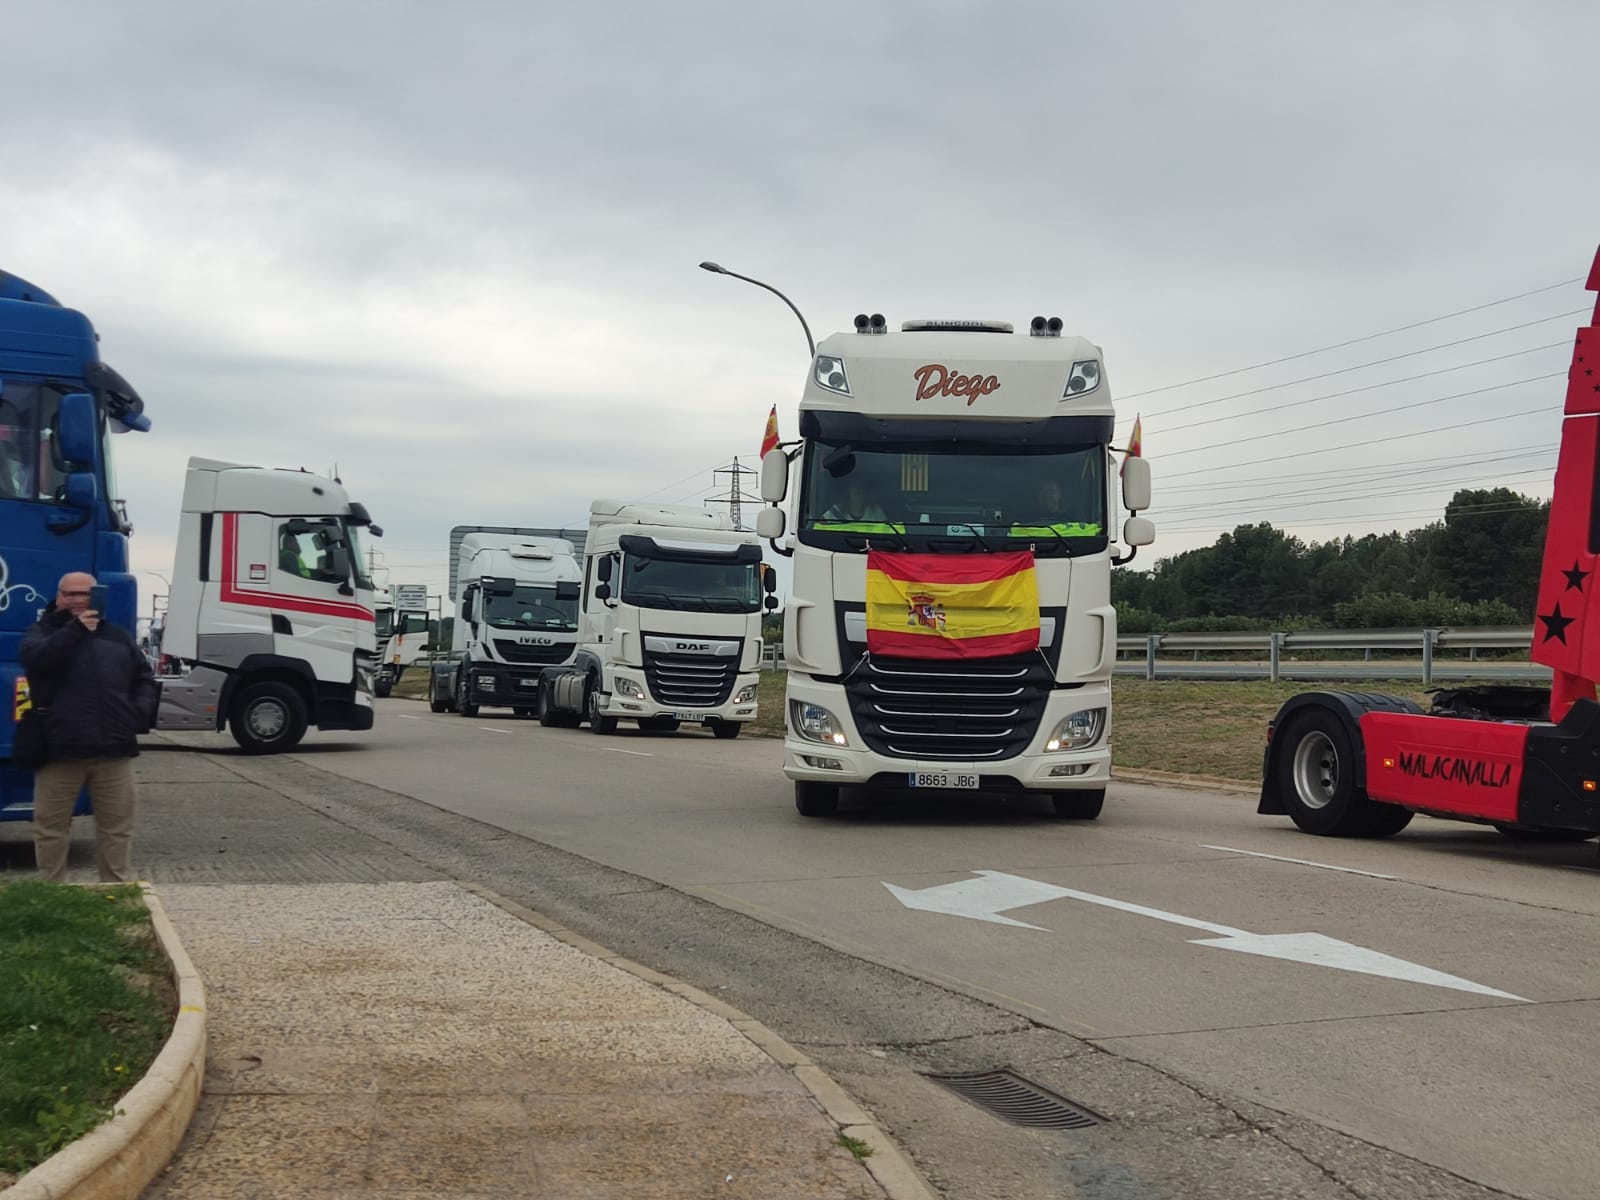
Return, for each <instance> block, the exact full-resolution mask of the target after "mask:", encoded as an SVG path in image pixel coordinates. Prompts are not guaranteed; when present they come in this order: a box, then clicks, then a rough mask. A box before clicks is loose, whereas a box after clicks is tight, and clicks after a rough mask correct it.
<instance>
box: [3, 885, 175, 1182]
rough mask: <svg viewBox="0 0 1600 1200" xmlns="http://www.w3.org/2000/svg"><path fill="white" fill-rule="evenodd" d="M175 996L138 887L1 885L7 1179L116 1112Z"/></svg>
mask: <svg viewBox="0 0 1600 1200" xmlns="http://www.w3.org/2000/svg"><path fill="white" fill-rule="evenodd" d="M175 1003H176V1000H175V992H174V989H173V984H172V978H171V968H170V965H169V964H168V962H167V960H166V957H165V955H163V954H162V952H161V948H160V945H159V944H158V942H157V941H156V937H155V933H154V931H153V930H152V929H151V927H150V913H149V910H148V909H147V908H146V907H145V905H144V900H143V898H142V897H141V895H140V892H139V889H138V888H137V887H133V886H120V887H113V888H81V887H67V886H64V885H62V884H56V883H41V882H37V881H34V880H26V881H22V882H18V883H10V884H0V1187H4V1186H5V1185H6V1184H8V1183H11V1182H13V1179H14V1177H15V1176H20V1175H22V1174H23V1173H24V1172H26V1171H28V1170H29V1169H31V1168H32V1167H34V1166H36V1165H38V1164H39V1163H41V1162H43V1161H44V1160H45V1159H47V1158H49V1157H50V1155H52V1154H54V1153H55V1152H56V1151H57V1150H59V1149H61V1148H62V1147H63V1146H65V1145H66V1144H67V1143H69V1142H71V1141H74V1140H75V1139H77V1138H79V1137H81V1136H83V1135H84V1134H85V1133H88V1132H89V1130H91V1129H93V1128H94V1127H95V1126H96V1125H98V1124H100V1123H101V1122H102V1121H104V1120H106V1119H107V1118H109V1117H110V1116H111V1115H112V1111H113V1106H114V1105H115V1104H116V1101H117V1099H118V1098H119V1097H121V1096H122V1095H123V1094H124V1093H125V1092H126V1091H127V1090H128V1089H129V1088H130V1087H132V1086H133V1084H134V1083H135V1082H137V1081H138V1080H139V1078H140V1077H141V1076H142V1075H143V1074H144V1073H145V1071H146V1070H147V1069H148V1068H149V1066H150V1063H151V1062H152V1061H154V1059H155V1056H156V1055H157V1054H158V1053H159V1052H160V1050H161V1047H162V1045H163V1043H164V1042H165V1041H166V1038H167V1035H168V1034H169V1033H170V1032H171V1028H172V1017H173V1010H174V1005H175Z"/></svg>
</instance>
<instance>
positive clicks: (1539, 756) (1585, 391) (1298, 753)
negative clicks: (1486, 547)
mask: <svg viewBox="0 0 1600 1200" xmlns="http://www.w3.org/2000/svg"><path fill="white" fill-rule="evenodd" d="M1587 286H1588V288H1589V290H1590V291H1594V292H1600V253H1597V254H1596V256H1595V260H1594V265H1593V267H1592V268H1591V269H1590V272H1589V279H1588V283H1587ZM1597 557H1600V298H1597V300H1596V307H1595V314H1594V316H1593V317H1592V318H1591V320H1590V323H1589V324H1588V325H1586V326H1584V327H1583V328H1581V329H1579V330H1578V336H1577V344H1576V346H1575V348H1574V350H1573V354H1572V368H1571V371H1570V372H1569V373H1568V379H1567V399H1566V410H1565V416H1564V418H1563V421H1562V426H1561V449H1560V454H1559V457H1558V458H1557V461H1556V477H1555V488H1554V493H1553V495H1552V497H1551V501H1550V523H1549V527H1548V530H1547V532H1546V534H1545V546H1544V565H1543V568H1542V572H1541V575H1540V582H1539V602H1538V607H1537V609H1536V611H1535V616H1536V618H1537V620H1536V622H1535V625H1534V633H1533V652H1532V657H1533V661H1534V662H1538V663H1543V664H1545V665H1546V666H1548V667H1550V669H1551V671H1552V673H1553V675H1552V679H1551V685H1550V687H1549V688H1548V689H1544V688H1529V687H1507V686H1483V687H1466V688H1454V689H1443V690H1440V691H1438V692H1435V693H1434V699H1433V706H1432V710H1431V711H1426V712H1425V711H1423V709H1422V708H1421V707H1420V706H1419V705H1417V704H1416V703H1414V702H1413V701H1411V700H1408V699H1403V698H1401V697H1396V696H1386V695H1379V694H1374V693H1368V692H1335V691H1319V692H1304V693H1302V694H1300V695H1298V696H1294V697H1292V698H1291V699H1289V700H1288V701H1287V702H1286V703H1285V704H1284V705H1283V707H1282V708H1281V709H1279V710H1278V714H1277V716H1275V717H1274V718H1273V720H1272V722H1271V724H1270V725H1269V726H1268V733H1267V750H1266V756H1265V761H1264V764H1263V779H1262V787H1261V803H1260V807H1259V808H1258V809H1257V811H1258V812H1261V813H1272V814H1287V815H1288V816H1289V817H1290V818H1292V819H1293V821H1294V823H1295V824H1296V825H1298V826H1299V827H1300V828H1301V829H1303V830H1305V831H1306V832H1307V833H1315V834H1321V835H1325V836H1334V837H1386V836H1388V835H1390V834H1393V833H1398V832H1399V831H1400V830H1401V829H1404V828H1405V827H1406V825H1407V824H1409V823H1410V821H1411V818H1412V816H1413V815H1414V814H1416V813H1426V814H1428V815H1430V816H1435V817H1448V818H1451V819H1455V820H1462V821H1475V822H1479V823H1482V824H1490V825H1493V826H1494V827H1495V828H1497V829H1499V830H1500V831H1501V832H1502V833H1505V834H1507V835H1508V836H1511V837H1521V838H1525V839H1541V840H1549V841H1582V840H1585V839H1587V838H1591V837H1594V836H1596V835H1597V834H1600V703H1597V702H1596V680H1600V615H1596V614H1597V613H1600V607H1597V605H1596V604H1595V602H1594V598H1595V594H1596V591H1595V590H1596V583H1597V582H1600V580H1597V577H1596V573H1595V562H1596V559H1597ZM1591 623H1592V625H1593V630H1592V636H1591V630H1590V625H1591Z"/></svg>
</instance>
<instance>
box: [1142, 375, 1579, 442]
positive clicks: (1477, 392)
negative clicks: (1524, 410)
mask: <svg viewBox="0 0 1600 1200" xmlns="http://www.w3.org/2000/svg"><path fill="white" fill-rule="evenodd" d="M1566 374H1567V372H1565V371H1555V372H1553V373H1551V374H1549V375H1532V376H1529V377H1528V378H1527V379H1513V380H1512V381H1511V382H1509V383H1496V384H1491V385H1490V386H1488V387H1482V388H1474V389H1473V390H1472V391H1470V392H1455V393H1453V394H1451V395H1449V396H1439V397H1436V398H1435V399H1432V400H1419V401H1417V402H1416V403H1415V404H1399V405H1396V406H1394V407H1393V408H1389V409H1386V410H1384V411H1383V412H1381V413H1373V412H1366V413H1355V414H1352V415H1351V416H1347V417H1335V418H1334V419H1333V420H1331V421H1318V422H1316V423H1314V424H1311V425H1296V426H1294V427H1293V428H1290V429H1280V430H1278V431H1277V432H1275V433H1258V434H1253V435H1252V436H1250V437H1243V438H1230V439H1228V440H1227V441H1225V442H1211V443H1209V444H1208V445H1205V446H1191V447H1189V448H1188V449H1187V450H1173V451H1170V452H1169V453H1167V454H1165V455H1163V458H1177V457H1178V456H1179V455H1182V454H1198V453H1200V452H1201V451H1202V450H1217V449H1220V448H1222V447H1224V446H1242V445H1244V444H1245V443H1246V442H1260V441H1265V440H1266V439H1268V438H1275V437H1284V436H1286V435H1288V434H1291V433H1305V432H1306V431H1307V430H1311V429H1326V428H1327V427H1328V426H1330V425H1344V424H1346V423H1348V422H1350V421H1365V420H1369V419H1371V418H1373V417H1380V416H1387V415H1389V414H1390V413H1398V412H1406V411H1407V410H1409V409H1413V408H1427V407H1428V406H1430V405H1433V404H1443V403H1445V401H1447V400H1461V399H1464V398H1466V397H1467V396H1481V395H1484V394H1485V393H1487V392H1498V391H1503V390H1505V389H1506V388H1510V387H1519V386H1521V385H1522V384H1524V383H1541V382H1543V381H1545V380H1547V379H1563V378H1565V377H1566Z"/></svg>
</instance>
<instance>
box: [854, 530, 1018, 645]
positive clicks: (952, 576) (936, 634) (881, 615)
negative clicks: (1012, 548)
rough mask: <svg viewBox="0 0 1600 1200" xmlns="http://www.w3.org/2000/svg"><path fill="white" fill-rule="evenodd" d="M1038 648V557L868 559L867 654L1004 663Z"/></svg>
mask: <svg viewBox="0 0 1600 1200" xmlns="http://www.w3.org/2000/svg"><path fill="white" fill-rule="evenodd" d="M1038 646H1039V584H1038V581H1037V579H1036V577H1035V575H1034V570H1033V554H1032V553H1031V552H1029V551H1027V550H1022V551H1018V552H1016V553H1010V554H896V553H894V552H892V551H884V550H868V551H867V651H868V653H870V654H887V655H892V656H894V657H899V658H998V657H1000V656H1001V655H1005V654H1021V653H1024V652H1025V651H1028V650H1034V649H1037V648H1038Z"/></svg>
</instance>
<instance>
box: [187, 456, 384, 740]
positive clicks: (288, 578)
mask: <svg viewBox="0 0 1600 1200" xmlns="http://www.w3.org/2000/svg"><path fill="white" fill-rule="evenodd" d="M369 532H370V533H371V534H373V535H375V536H376V535H381V533H382V530H381V529H379V528H378V527H377V526H375V525H373V524H372V518H371V517H370V516H368V514H367V510H366V508H365V507H364V506H363V505H361V504H359V503H356V502H354V501H352V500H351V499H350V498H349V496H348V494H347V493H346V492H345V489H344V486H343V484H341V483H340V482H339V481H338V480H336V479H328V478H326V477H324V476H321V475H313V474H311V473H310V472H308V471H303V470H298V471H296V470H272V469H266V468H262V467H251V466H242V465H240V464H238V463H228V462H217V461H215V460H212V459H208V458H191V459H190V460H189V467H188V473H187V475H186V477H185V479H184V487H183V510H182V512H181V513H180V515H179V520H178V549H177V554H176V556H175V559H174V562H173V567H172V592H171V595H170V597H169V600H168V604H167V614H166V624H165V627H164V629H163V630H162V634H161V652H162V654H163V655H164V656H165V659H166V661H167V662H168V663H169V664H171V665H172V667H173V668H174V669H176V670H177V671H178V672H180V674H179V675H177V676H176V677H163V679H162V685H161V711H160V716H159V717H158V719H157V722H156V728H158V729H163V730H212V731H215V730H220V729H222V728H223V726H224V725H226V726H227V728H228V730H229V731H230V732H231V733H232V734H233V738H234V741H236V742H238V743H239V745H240V747H241V748H242V749H243V750H244V751H245V752H246V753H249V754H274V753H279V752H281V751H284V750H289V749H292V748H293V747H294V746H296V745H298V744H299V742H300V739H301V738H302V737H303V736H304V735H305V731H306V729H307V727H308V726H311V725H315V726H316V727H317V728H318V729H324V730H330V729H355V730H360V729H371V728H372V722H373V707H372V680H373V674H374V671H375V669H376V653H377V639H376V637H375V634H374V629H373V600H374V596H373V587H372V581H371V580H370V579H369V578H368V577H367V574H366V569H365V567H364V565H363V564H364V563H365V561H366V551H365V549H364V547H363V544H362V540H363V538H364V537H365V536H366V535H367V534H368V533H369Z"/></svg>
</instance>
